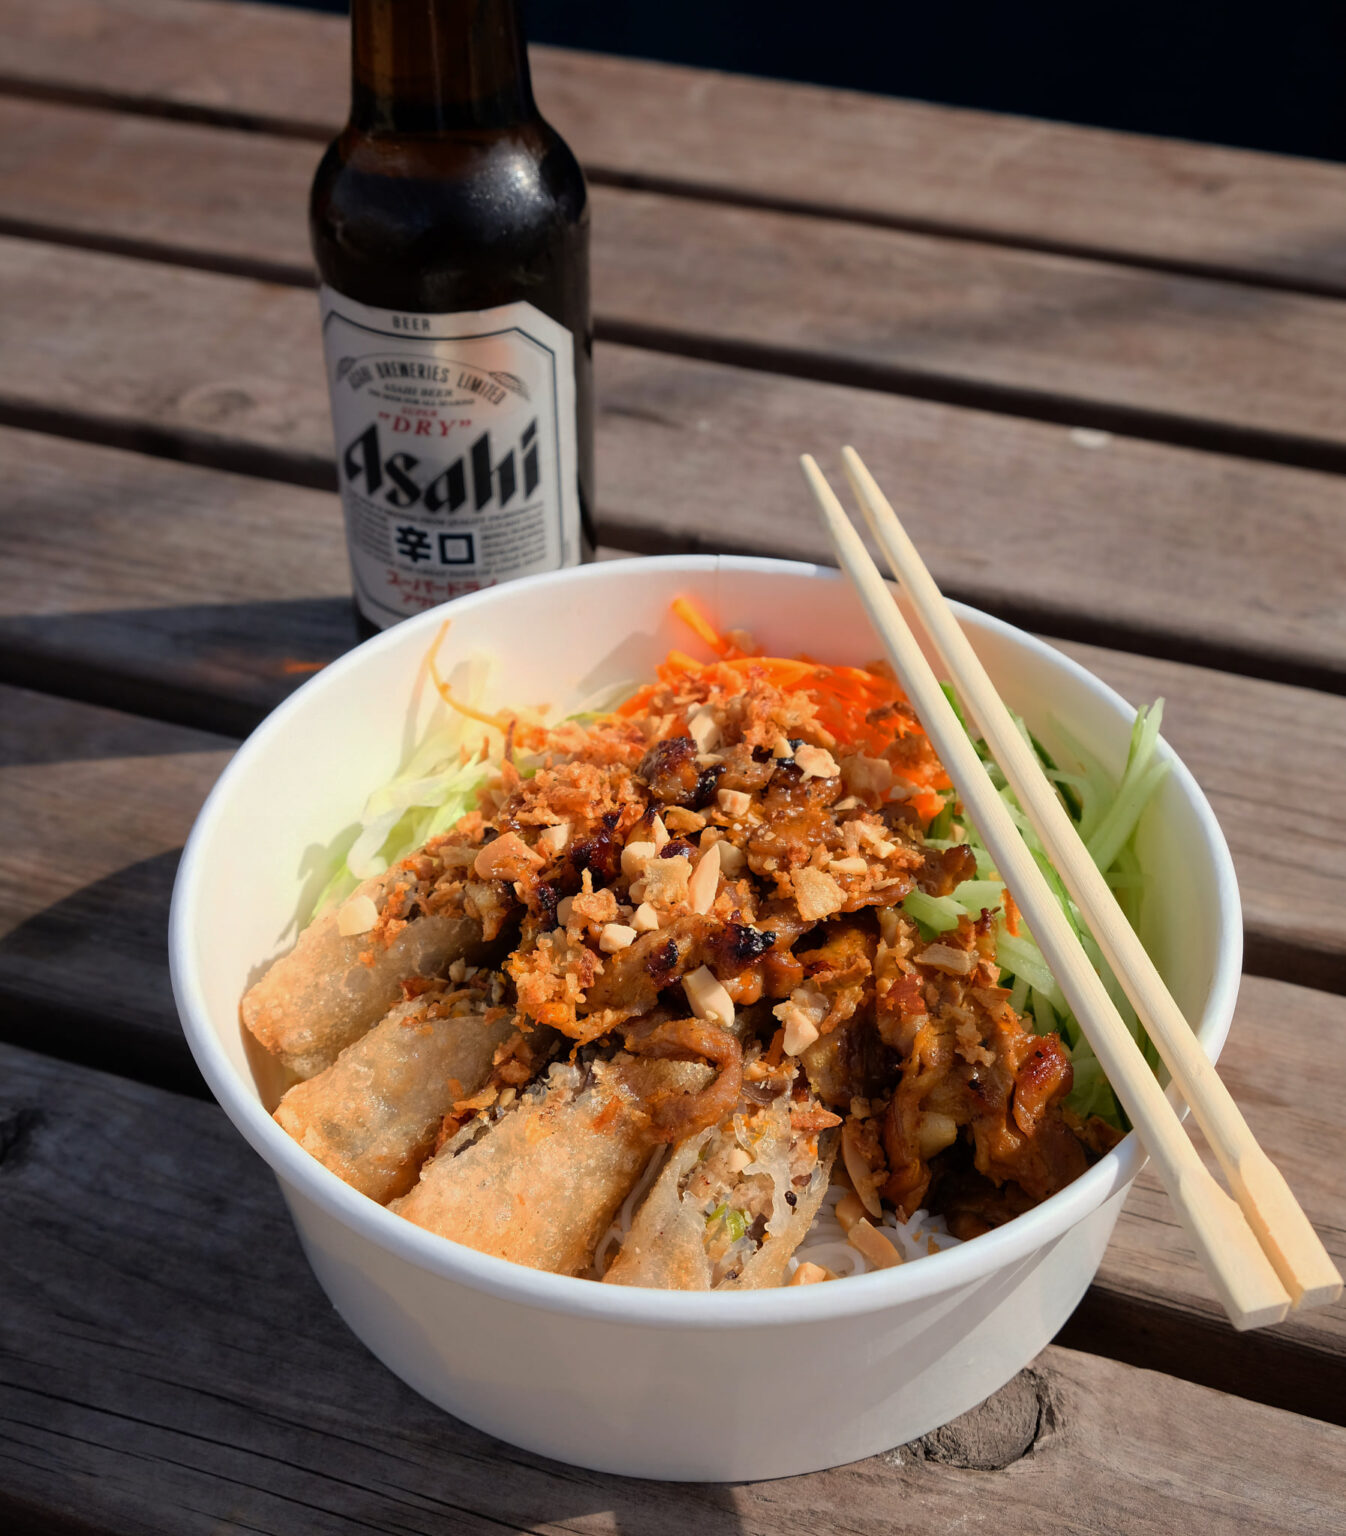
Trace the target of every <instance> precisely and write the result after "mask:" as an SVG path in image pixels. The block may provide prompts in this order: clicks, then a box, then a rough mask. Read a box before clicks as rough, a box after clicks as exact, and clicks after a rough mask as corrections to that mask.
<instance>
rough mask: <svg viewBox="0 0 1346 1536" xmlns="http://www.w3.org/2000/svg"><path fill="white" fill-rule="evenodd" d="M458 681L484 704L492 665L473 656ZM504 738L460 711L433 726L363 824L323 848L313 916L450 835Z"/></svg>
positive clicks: (378, 793)
mask: <svg viewBox="0 0 1346 1536" xmlns="http://www.w3.org/2000/svg"><path fill="white" fill-rule="evenodd" d="M460 670H461V671H462V672H463V673H464V681H463V682H461V683H459V681H458V678H457V677H455V684H456V685H457V686H458V687H459V688H460V689H461V697H462V699H463V701H464V702H465V703H467V704H469V705H471V706H473V707H475V706H477V705H478V704H479V702H480V699H481V696H482V694H483V693H484V692H485V690H486V685H487V683H488V681H489V677H490V672H491V667H490V665H489V663H486V662H484V661H483V660H481V659H474V660H473V661H472V662H470V663H468V664H467V665H466V666H465V667H464V668H463V669H460ZM503 751H504V736H503V735H502V734H501V732H500V731H499V730H497V729H496V728H495V727H493V726H490V725H486V724H483V723H482V722H480V721H478V720H476V719H473V718H472V717H471V716H469V715H466V714H463V713H460V712H459V711H457V710H453V709H449V708H444V709H442V710H440V711H439V712H438V713H437V715H436V717H435V719H434V720H433V721H432V722H431V724H430V726H429V728H428V729H427V730H426V732H425V734H424V735H423V736H422V737H421V739H420V741H419V742H418V743H417V744H416V746H415V747H414V748H413V749H412V751H411V753H410V755H409V756H408V757H407V759H406V761H405V762H404V763H403V764H402V766H401V768H400V769H399V770H398V771H397V773H395V774H394V775H393V777H392V778H391V779H389V780H388V782H387V783H386V784H381V785H380V786H379V787H378V788H377V789H375V790H374V791H373V793H372V794H370V796H369V798H368V799H367V800H366V801H365V804H364V809H363V811H362V812H361V813H360V824H359V826H358V828H355V829H353V830H354V836H353V837H352V829H350V828H348V829H347V830H346V831H345V832H344V833H343V834H342V835H341V836H340V837H338V838H337V839H335V840H334V841H333V842H332V843H331V844H329V845H328V847H327V848H326V849H325V850H324V853H323V860H324V869H323V872H324V874H325V875H326V879H325V881H324V883H323V885H322V888H321V890H320V892H319V894H318V898H317V900H316V901H315V902H314V905H313V911H312V913H311V916H312V917H316V916H317V915H318V913H320V912H323V911H325V910H326V909H327V908H328V907H330V906H332V905H334V904H335V903H336V902H339V901H342V900H344V899H345V898H346V897H347V896H349V895H350V893H351V892H352V891H353V890H355V888H356V887H357V886H358V885H360V884H361V883H362V882H363V881H365V880H368V879H371V878H372V877H373V876H375V875H381V874H382V873H383V872H384V870H386V869H388V868H389V867H390V866H391V865H393V864H395V863H396V862H397V861H398V860H399V859H403V858H405V857H406V856H407V855H408V854H409V853H413V852H414V851H415V850H416V849H417V848H419V847H421V846H422V844H424V843H425V842H427V841H428V840H429V839H430V838H432V837H437V836H438V835H439V834H440V833H442V832H447V831H448V830H449V828H450V827H452V826H453V825H454V824H455V823H456V822H457V821H458V820H459V818H460V817H462V816H465V815H466V814H467V812H468V811H470V810H472V809H473V807H474V806H475V805H476V803H477V791H478V790H479V789H480V788H481V786H482V784H483V783H484V782H485V780H486V779H487V778H489V777H490V775H491V774H492V773H494V772H495V771H496V769H497V768H498V767H499V766H500V761H501V756H502V753H503Z"/></svg>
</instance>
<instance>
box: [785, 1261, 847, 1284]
mask: <svg viewBox="0 0 1346 1536" xmlns="http://www.w3.org/2000/svg"><path fill="white" fill-rule="evenodd" d="M836 1278H837V1277H836V1276H835V1275H834V1274H833V1273H832V1271H831V1270H830V1269H827V1268H825V1267H824V1266H823V1265H822V1264H810V1263H809V1262H808V1261H807V1260H805V1261H804V1263H802V1264H800V1265H798V1266H797V1267H796V1269H795V1272H794V1274H792V1275H791V1276H790V1284H791V1285H817V1284H819V1283H820V1282H821V1281H823V1280H835V1279H836Z"/></svg>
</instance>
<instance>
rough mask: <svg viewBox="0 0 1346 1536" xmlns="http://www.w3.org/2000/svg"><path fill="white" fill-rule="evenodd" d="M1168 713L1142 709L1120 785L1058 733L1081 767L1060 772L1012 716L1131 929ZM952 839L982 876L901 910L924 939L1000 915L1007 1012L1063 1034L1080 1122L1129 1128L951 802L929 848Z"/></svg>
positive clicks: (1147, 1046)
mask: <svg viewBox="0 0 1346 1536" xmlns="http://www.w3.org/2000/svg"><path fill="white" fill-rule="evenodd" d="M944 692H945V694H946V696H947V697H948V699H949V702H950V703H951V704H952V705H953V707H954V712H955V713H956V714H957V716H958V719H959V722H960V723H961V725H962V727H963V729H964V730H965V731H967V733H968V735H969V737H972V740H973V745H974V746H975V747H976V749H977V756H978V757H979V758H980V759H981V761H982V763H983V764H984V765H985V767H986V772H987V775H988V776H989V777H990V779H991V782H992V783H993V784H994V785H995V787H996V790H997V792H998V793H999V795H1000V798H1001V800H1002V801H1003V802H1004V804H1005V808H1006V809H1007V810H1008V811H1009V813H1010V819H1011V820H1012V821H1013V822H1014V824H1015V826H1016V827H1018V829H1019V832H1020V834H1021V835H1022V837H1023V839H1024V841H1025V843H1027V845H1028V848H1029V851H1030V852H1031V853H1032V855H1033V860H1034V862H1035V863H1036V864H1037V866H1038V868H1039V869H1040V870H1041V871H1042V874H1043V876H1044V878H1045V879H1046V881H1047V884H1048V885H1049V886H1050V887H1051V890H1052V893H1053V894H1054V895H1055V897H1056V899H1057V902H1058V903H1059V905H1060V907H1061V910H1062V912H1064V913H1065V916H1066V920H1067V921H1068V922H1069V923H1070V925H1071V927H1072V928H1073V929H1074V930H1075V933H1076V934H1077V936H1078V937H1079V940H1080V942H1081V944H1082V945H1083V947H1084V950H1085V953H1086V954H1087V955H1088V956H1089V959H1090V961H1091V963H1092V964H1093V967H1094V969H1095V970H1096V971H1097V972H1098V974H1099V976H1100V977H1101V979H1102V981H1103V985H1104V986H1105V987H1106V988H1107V991H1108V995H1109V996H1110V997H1111V998H1112V1000H1113V1002H1114V1003H1115V1004H1116V1005H1117V1011H1118V1012H1119V1013H1120V1014H1121V1016H1122V1018H1123V1020H1124V1021H1125V1023H1126V1026H1127V1028H1128V1029H1129V1030H1130V1031H1131V1033H1132V1035H1133V1036H1134V1037H1135V1039H1136V1041H1137V1043H1138V1044H1139V1045H1140V1047H1141V1049H1142V1050H1143V1051H1144V1052H1145V1055H1146V1058H1147V1059H1148V1060H1149V1062H1150V1063H1151V1065H1152V1066H1157V1065H1158V1057H1157V1054H1156V1052H1155V1050H1154V1047H1153V1045H1152V1044H1151V1043H1150V1041H1149V1039H1148V1038H1147V1037H1146V1035H1145V1032H1144V1031H1143V1030H1142V1029H1141V1027H1140V1021H1139V1020H1138V1019H1137V1017H1136V1013H1135V1010H1134V1009H1133V1008H1132V1007H1131V1004H1130V1002H1129V1001H1128V999H1127V997H1126V994H1125V993H1124V992H1123V991H1122V988H1121V986H1120V984H1119V983H1118V981H1117V978H1116V977H1115V976H1114V975H1113V973H1112V970H1111V968H1110V967H1109V966H1108V964H1107V962H1106V961H1105V960H1104V958H1103V955H1102V953H1101V951H1100V950H1099V948H1098V945H1097V943H1096V942H1095V941H1094V937H1093V935H1092V934H1091V933H1090V932H1089V930H1088V928H1087V926H1086V925H1085V923H1084V920H1083V918H1082V917H1081V915H1080V912H1079V909H1078V908H1077V907H1076V906H1075V903H1074V902H1073V901H1072V900H1071V899H1070V894H1069V892H1068V891H1067V890H1066V888H1065V885H1064V883H1063V882H1062V880H1061V877H1060V875H1058V874H1057V872H1056V870H1055V868H1054V867H1053V865H1052V863H1051V860H1050V859H1048V857H1047V853H1046V850H1045V849H1044V848H1043V846H1042V843H1041V840H1040V839H1039V838H1038V835H1037V833H1036V832H1035V831H1034V830H1033V828H1032V826H1031V824H1030V823H1029V821H1028V819H1027V817H1025V816H1024V814H1023V812H1022V811H1021V810H1020V808H1019V804H1018V802H1017V801H1016V800H1015V798H1014V795H1013V793H1012V792H1011V791H1010V789H1009V786H1008V785H1007V784H1006V782H1005V776H1004V774H1003V773H1001V771H1000V768H999V766H998V765H997V764H996V762H995V760H994V759H993V758H992V756H991V754H990V751H989V749H988V747H987V745H986V743H985V741H983V740H981V739H980V738H978V737H974V736H973V735H972V731H971V729H970V728H969V726H968V723H967V718H966V716H965V715H964V714H963V712H962V709H961V707H960V706H959V703H958V700H957V698H956V696H955V695H954V692H953V690H952V689H951V688H950V687H949V686H948V685H947V684H945V685H944ZM1163 712H1164V702H1163V700H1162V699H1160V700H1159V701H1158V702H1157V703H1155V704H1154V705H1152V706H1151V707H1150V708H1148V709H1141V710H1139V711H1138V712H1137V714H1136V720H1135V724H1134V726H1133V727H1132V730H1131V743H1130V748H1129V751H1128V753H1127V760H1126V767H1125V769H1124V770H1123V772H1122V777H1121V781H1120V782H1114V780H1113V779H1112V778H1111V776H1110V775H1109V774H1108V773H1107V772H1106V771H1105V770H1104V769H1103V767H1102V766H1101V764H1099V762H1098V761H1097V760H1096V759H1095V758H1093V757H1092V756H1091V755H1090V754H1089V753H1088V752H1087V751H1085V749H1084V748H1083V747H1081V746H1080V745H1079V744H1078V743H1077V742H1075V741H1074V740H1073V739H1071V738H1070V737H1069V736H1067V735H1066V733H1065V732H1064V731H1061V732H1060V734H1061V735H1062V737H1063V739H1064V740H1065V741H1066V744H1067V747H1068V748H1069V751H1070V754H1071V755H1072V756H1073V757H1074V758H1075V759H1076V761H1077V764H1078V766H1077V768H1076V769H1075V771H1073V772H1064V771H1062V770H1061V769H1060V768H1059V767H1058V766H1057V764H1056V763H1055V762H1054V761H1053V759H1052V758H1051V756H1050V755H1049V754H1048V753H1047V751H1046V749H1045V748H1044V747H1043V745H1042V743H1041V742H1040V741H1038V739H1037V738H1036V737H1035V736H1033V735H1032V734H1031V733H1030V732H1029V731H1028V728H1027V727H1026V726H1025V724H1024V722H1023V721H1022V720H1020V719H1019V718H1018V717H1017V716H1015V724H1016V725H1017V726H1018V728H1019V730H1020V731H1021V732H1022V733H1023V735H1024V738H1025V740H1027V741H1028V742H1029V744H1030V745H1031V746H1032V748H1033V750H1034V751H1035V752H1036V753H1037V756H1038V760H1039V761H1040V762H1041V763H1042V766H1043V768H1044V770H1045V771H1046V774H1047V777H1048V778H1049V779H1051V781H1052V782H1053V783H1054V784H1055V785H1056V787H1057V791H1058V793H1059V794H1060V796H1061V801H1062V804H1063V805H1064V806H1065V808H1066V810H1067V812H1068V813H1069V815H1070V817H1071V820H1072V821H1074V823H1075V825H1076V827H1077V828H1078V830H1079V833H1080V836H1081V838H1082V839H1083V840H1084V843H1085V846H1086V847H1087V848H1088V850H1089V853H1090V855H1091V857H1092V858H1093V860H1094V862H1095V863H1096V864H1097V865H1098V867H1099V869H1100V870H1101V871H1102V872H1103V874H1104V876H1105V878H1106V879H1107V881H1108V884H1109V885H1110V886H1111V887H1112V889H1113V891H1114V892H1115V893H1116V895H1117V900H1118V903H1119V905H1120V906H1121V908H1122V910H1123V912H1124V913H1125V914H1126V916H1127V919H1128V921H1129V922H1130V923H1131V924H1132V926H1134V925H1135V923H1136V920H1137V916H1138V913H1139V908H1140V903H1141V900H1142V899H1143V896H1144V892H1145V876H1144V873H1143V872H1142V870H1141V867H1140V860H1139V858H1138V857H1137V856H1136V851H1135V833H1136V827H1137V825H1138V823H1139V821H1140V818H1141V815H1142V813H1143V812H1144V810H1145V807H1146V806H1147V805H1148V804H1149V803H1150V800H1151V798H1152V797H1153V795H1154V793H1155V791H1156V790H1157V789H1158V788H1159V785H1160V784H1161V783H1162V782H1163V779H1164V776H1165V774H1166V773H1167V772H1168V763H1167V762H1166V761H1164V759H1163V758H1162V757H1160V756H1159V753H1158V744H1159V727H1160V725H1161V724H1162V722H1163ZM955 841H964V842H966V844H967V846H968V847H969V848H970V849H971V851H972V853H973V855H974V857H975V858H976V862H977V878H976V879H975V880H965V881H963V883H962V884H961V885H959V886H958V887H957V888H956V889H955V890H954V892H953V894H952V895H951V896H929V895H927V894H926V893H925V892H924V891H912V892H911V894H910V895H908V896H907V898H906V899H905V900H904V901H903V903H902V908H903V910H904V911H905V912H906V913H907V914H908V916H910V917H912V918H914V919H915V921H916V924H917V926H918V927H919V928H920V931H921V935H922V937H923V938H925V939H927V940H929V939H931V938H934V937H935V936H936V935H938V934H940V933H947V932H948V931H949V930H950V929H952V928H956V927H957V926H958V922H959V919H960V918H962V917H964V916H966V917H970V918H973V919H975V918H977V917H979V916H980V915H981V913H982V912H983V911H989V912H992V913H994V914H996V918H997V921H996V928H995V936H996V960H997V962H998V963H999V965H1000V982H1001V985H1002V986H1006V987H1008V988H1009V989H1010V1006H1011V1007H1012V1008H1013V1009H1014V1010H1015V1012H1016V1013H1018V1014H1021V1015H1023V1016H1024V1017H1025V1018H1026V1019H1028V1020H1029V1022H1030V1023H1031V1025H1032V1027H1033V1028H1034V1029H1035V1030H1036V1031H1037V1033H1039V1034H1048V1033H1051V1032H1052V1031H1057V1032H1059V1033H1060V1035H1061V1038H1062V1039H1063V1040H1064V1041H1065V1043H1066V1046H1067V1048H1068V1049H1069V1051H1070V1058H1071V1063H1072V1065H1073V1067H1074V1073H1075V1083H1074V1087H1073V1088H1072V1089H1071V1092H1070V1095H1069V1097H1068V1098H1067V1099H1066V1103H1067V1105H1068V1106H1069V1107H1070V1108H1071V1109H1072V1110H1074V1112H1075V1113H1076V1114H1078V1115H1080V1116H1081V1117H1082V1118H1085V1119H1087V1118H1088V1117H1089V1116H1090V1115H1098V1116H1100V1117H1101V1118H1102V1119H1103V1120H1106V1121H1107V1122H1108V1123H1109V1124H1110V1125H1114V1126H1117V1127H1118V1128H1119V1129H1126V1128H1127V1121H1126V1117H1125V1115H1124V1114H1123V1112H1122V1108H1121V1105H1120V1104H1118V1102H1117V1098H1116V1095H1115V1094H1114V1093H1113V1091H1112V1089H1111V1087H1110V1086H1109V1084H1108V1080H1107V1078H1106V1077H1105V1076H1104V1075H1103V1069H1102V1067H1101V1066H1100V1065H1099V1062H1098V1059H1097V1057H1095V1055H1094V1053H1093V1049H1092V1047H1091V1046H1090V1044H1089V1042H1088V1041H1087V1040H1086V1039H1085V1038H1084V1033H1083V1031H1082V1030H1081V1029H1080V1026H1079V1021H1078V1020H1077V1019H1076V1018H1075V1015H1074V1014H1073V1013H1072V1012H1071V1010H1070V1008H1069V1007H1068V1006H1067V1004H1066V1000H1065V997H1064V996H1063V995H1062V992H1061V989H1060V987H1059V986H1058V985H1057V983H1056V979H1055V977H1053V975H1052V973H1051V968H1050V966H1048V964H1047V961H1046V958H1045V957H1044V955H1043V953H1042V951H1041V950H1040V949H1039V948H1038V946H1037V943H1036V942H1035V941H1034V939H1033V936H1032V934H1031V933H1030V932H1029V931H1028V928H1027V926H1026V924H1025V923H1024V922H1023V921H1022V919H1020V920H1019V922H1018V924H1017V927H1018V932H1017V933H1011V932H1010V931H1009V927H1008V921H1007V918H1006V914H1005V906H1004V895H1005V893H1004V887H1003V885H1002V884H1001V883H1000V880H999V877H998V875H997V873H996V870H995V865H994V861H993V860H992V858H991V855H990V853H989V851H988V850H987V848H986V845H985V844H984V843H983V842H982V840H981V837H980V834H979V833H978V832H977V829H976V828H975V827H974V826H972V824H971V823H970V822H968V821H966V820H965V819H964V818H963V817H962V816H961V815H960V814H958V812H957V810H956V808H955V806H954V805H953V803H952V800H950V802H949V804H948V805H946V807H945V811H943V812H941V813H940V815H939V816H938V817H936V819H935V822H933V823H932V824H931V828H930V835H929V836H928V837H927V843H928V844H929V845H930V846H933V847H941V848H949V847H953V846H954V843H955Z"/></svg>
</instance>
